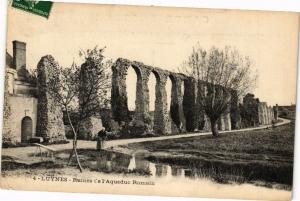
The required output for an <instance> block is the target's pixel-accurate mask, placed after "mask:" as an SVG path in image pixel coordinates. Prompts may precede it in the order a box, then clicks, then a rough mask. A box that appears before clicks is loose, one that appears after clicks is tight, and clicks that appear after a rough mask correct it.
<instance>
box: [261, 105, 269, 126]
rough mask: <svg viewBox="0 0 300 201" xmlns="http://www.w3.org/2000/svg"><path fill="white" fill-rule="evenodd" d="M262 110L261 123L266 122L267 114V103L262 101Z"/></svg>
mask: <svg viewBox="0 0 300 201" xmlns="http://www.w3.org/2000/svg"><path fill="white" fill-rule="evenodd" d="M262 111H263V124H264V125H266V124H268V115H267V104H266V103H265V102H262Z"/></svg>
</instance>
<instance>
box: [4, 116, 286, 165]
mask: <svg viewBox="0 0 300 201" xmlns="http://www.w3.org/2000/svg"><path fill="white" fill-rule="evenodd" d="M280 119H281V118H280ZM281 120H282V122H280V123H278V124H277V126H281V125H285V124H288V123H290V122H291V121H290V120H287V119H281ZM267 127H271V125H263V126H259V127H255V128H245V129H240V130H232V131H220V133H232V132H243V131H253V130H259V129H265V128H267ZM203 135H211V132H205V133H191V134H180V135H170V136H160V137H151V138H134V139H121V140H110V141H107V142H106V145H105V147H106V148H109V147H114V146H118V145H124V144H130V143H136V142H146V141H159V140H168V139H176V138H188V137H195V136H203ZM49 147H52V148H54V149H56V150H57V151H59V150H66V149H72V143H68V144H58V145H49ZM78 148H79V149H88V148H91V149H93V148H96V141H84V140H79V141H78ZM35 151H36V147H18V148H8V149H2V156H11V157H17V158H19V159H23V160H26V158H27V159H28V155H29V154H33V153H35ZM31 160H32V157H31Z"/></svg>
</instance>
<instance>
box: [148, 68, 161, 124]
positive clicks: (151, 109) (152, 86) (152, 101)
mask: <svg viewBox="0 0 300 201" xmlns="http://www.w3.org/2000/svg"><path fill="white" fill-rule="evenodd" d="M158 83H159V75H158V73H157V72H156V71H154V70H153V69H151V71H150V72H149V76H148V82H147V87H148V115H149V117H150V119H151V129H152V130H154V117H155V112H156V110H157V104H156V101H157V97H156V95H157V86H158Z"/></svg>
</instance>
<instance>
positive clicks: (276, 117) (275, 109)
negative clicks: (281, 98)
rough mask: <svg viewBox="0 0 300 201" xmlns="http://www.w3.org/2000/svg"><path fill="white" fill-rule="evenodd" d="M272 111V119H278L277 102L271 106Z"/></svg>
mask: <svg viewBox="0 0 300 201" xmlns="http://www.w3.org/2000/svg"><path fill="white" fill-rule="evenodd" d="M273 112H274V119H275V121H277V120H278V104H276V105H275V106H274V107H273Z"/></svg>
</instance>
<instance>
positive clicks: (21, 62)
mask: <svg viewBox="0 0 300 201" xmlns="http://www.w3.org/2000/svg"><path fill="white" fill-rule="evenodd" d="M13 67H14V68H15V69H16V70H19V69H20V68H21V67H25V68H26V43H24V42H20V41H16V40H14V41H13Z"/></svg>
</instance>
